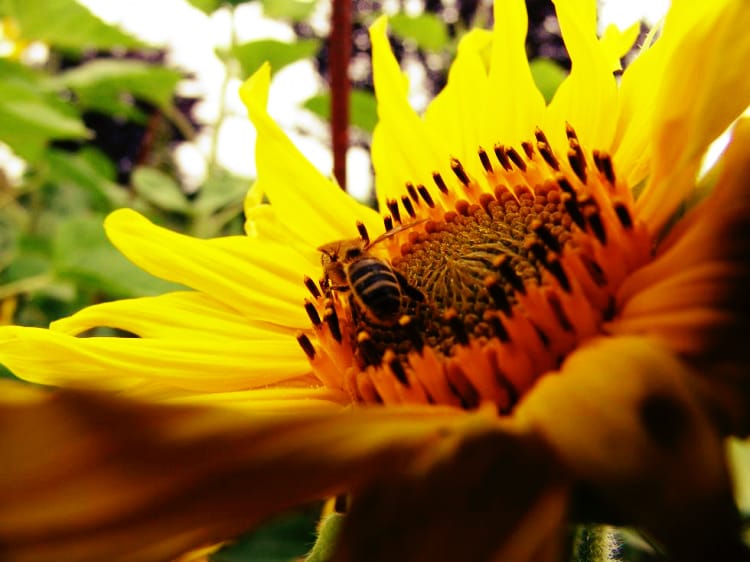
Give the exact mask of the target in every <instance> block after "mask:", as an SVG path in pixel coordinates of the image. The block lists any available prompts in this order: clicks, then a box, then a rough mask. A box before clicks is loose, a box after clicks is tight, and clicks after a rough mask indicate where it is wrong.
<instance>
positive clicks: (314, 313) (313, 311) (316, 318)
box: [305, 299, 322, 326]
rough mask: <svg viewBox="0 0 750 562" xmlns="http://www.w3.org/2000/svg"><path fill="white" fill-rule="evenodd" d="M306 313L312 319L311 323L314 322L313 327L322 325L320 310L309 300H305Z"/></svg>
mask: <svg viewBox="0 0 750 562" xmlns="http://www.w3.org/2000/svg"><path fill="white" fill-rule="evenodd" d="M305 312H306V313H307V316H308V317H309V318H310V322H312V324H313V326H320V325H321V323H322V322H321V320H320V314H318V309H317V308H315V305H314V304H313V303H311V302H310V301H309V300H307V299H305Z"/></svg>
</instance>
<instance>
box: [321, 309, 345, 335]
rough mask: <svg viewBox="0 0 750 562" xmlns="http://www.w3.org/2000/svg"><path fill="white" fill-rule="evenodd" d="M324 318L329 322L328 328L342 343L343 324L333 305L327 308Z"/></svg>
mask: <svg viewBox="0 0 750 562" xmlns="http://www.w3.org/2000/svg"><path fill="white" fill-rule="evenodd" d="M323 320H325V322H326V324H328V329H329V330H330V331H331V335H332V336H333V339H335V340H336V341H337V342H339V343H341V342H342V340H343V339H344V338H343V335H342V333H341V324H339V316H338V314H336V309H335V308H333V307H331V308H326V310H325V312H324V313H323Z"/></svg>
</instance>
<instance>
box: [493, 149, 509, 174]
mask: <svg viewBox="0 0 750 562" xmlns="http://www.w3.org/2000/svg"><path fill="white" fill-rule="evenodd" d="M494 150H495V158H497V161H498V162H500V165H501V166H502V167H503V169H504V170H505V171H506V172H510V171H511V170H512V169H513V166H512V165H511V163H510V158H508V154H507V153H506V151H505V147H504V146H503V145H502V144H496V145H495V147H494Z"/></svg>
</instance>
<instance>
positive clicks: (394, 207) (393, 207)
mask: <svg viewBox="0 0 750 562" xmlns="http://www.w3.org/2000/svg"><path fill="white" fill-rule="evenodd" d="M385 206H386V207H388V211H390V213H391V216H392V217H393V220H394V221H396V222H397V223H399V224H400V223H401V211H400V210H399V208H398V201H396V200H395V199H387V200H386V202H385Z"/></svg>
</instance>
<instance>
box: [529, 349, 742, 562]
mask: <svg viewBox="0 0 750 562" xmlns="http://www.w3.org/2000/svg"><path fill="white" fill-rule="evenodd" d="M693 378H694V375H693V374H692V373H691V372H690V371H689V370H688V369H687V368H686V367H685V365H684V364H682V363H681V362H680V361H678V360H677V359H676V358H675V356H674V355H673V353H672V352H670V351H668V350H666V349H665V348H663V347H661V346H660V345H658V344H657V343H656V342H655V341H653V340H648V339H645V338H608V339H600V340H598V341H594V342H592V343H591V344H589V345H588V346H586V347H585V348H582V349H580V350H579V351H577V352H575V353H573V354H572V355H570V356H569V357H568V358H567V359H566V361H565V363H564V364H563V366H562V369H561V373H560V374H559V375H549V376H547V377H544V378H542V379H541V380H540V381H539V383H537V386H536V387H535V388H534V390H533V391H532V392H530V393H529V394H528V395H527V397H526V398H525V399H524V400H523V401H522V402H521V404H519V406H518V409H517V417H518V421H519V423H528V424H529V425H530V426H531V428H533V430H535V431H537V432H538V433H539V434H540V435H542V436H543V438H544V439H545V441H546V442H547V443H548V444H549V445H550V446H551V447H553V448H554V449H555V450H556V451H557V452H558V454H559V458H560V459H561V461H562V462H563V463H564V464H565V465H566V466H567V468H568V470H570V472H571V473H572V475H573V476H574V477H576V478H578V479H579V480H581V481H583V482H586V483H587V484H588V485H589V486H590V487H591V489H592V491H593V492H594V493H595V494H596V497H597V498H598V499H599V500H601V501H603V502H604V503H605V505H608V506H611V507H612V508H613V509H614V510H615V511H616V512H617V513H618V514H620V515H621V516H622V517H624V518H625V521H627V522H628V523H635V524H637V525H641V526H644V527H645V528H647V529H648V530H649V532H652V533H653V534H654V535H656V537H657V538H658V539H660V540H662V541H664V542H665V543H666V544H667V545H668V547H670V548H671V549H673V551H672V552H671V553H670V554H672V555H676V556H674V559H684V558H683V556H680V555H679V554H684V553H685V549H686V548H688V549H689V548H693V547H695V548H701V546H703V544H702V542H701V541H703V540H714V539H722V540H723V539H725V540H726V541H727V544H730V543H731V542H732V541H733V542H734V543H737V541H738V538H739V524H738V523H739V521H738V519H737V513H736V511H735V508H734V505H733V501H732V497H731V493H730V487H729V486H730V484H729V477H728V474H727V469H726V466H725V462H724V450H723V444H722V441H721V438H720V436H719V433H718V430H717V428H716V427H715V426H714V425H713V423H712V422H711V420H710V419H709V417H708V414H707V413H706V412H705V411H704V409H703V404H702V403H701V400H700V397H699V396H698V395H697V394H696V392H695V388H694V387H693V386H692V384H691V381H692V380H693ZM593 420H595V423H592V421H593ZM686 533H687V534H686ZM714 533H715V534H714ZM685 536H690V537H691V540H690V541H688V542H689V543H690V544H683V543H685V541H684V537H685ZM717 544H718V543H717ZM703 554H705V552H704V553H703ZM690 559H691V560H701V559H710V557H709V558H701V557H697V558H692V557H691V558H690Z"/></svg>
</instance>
